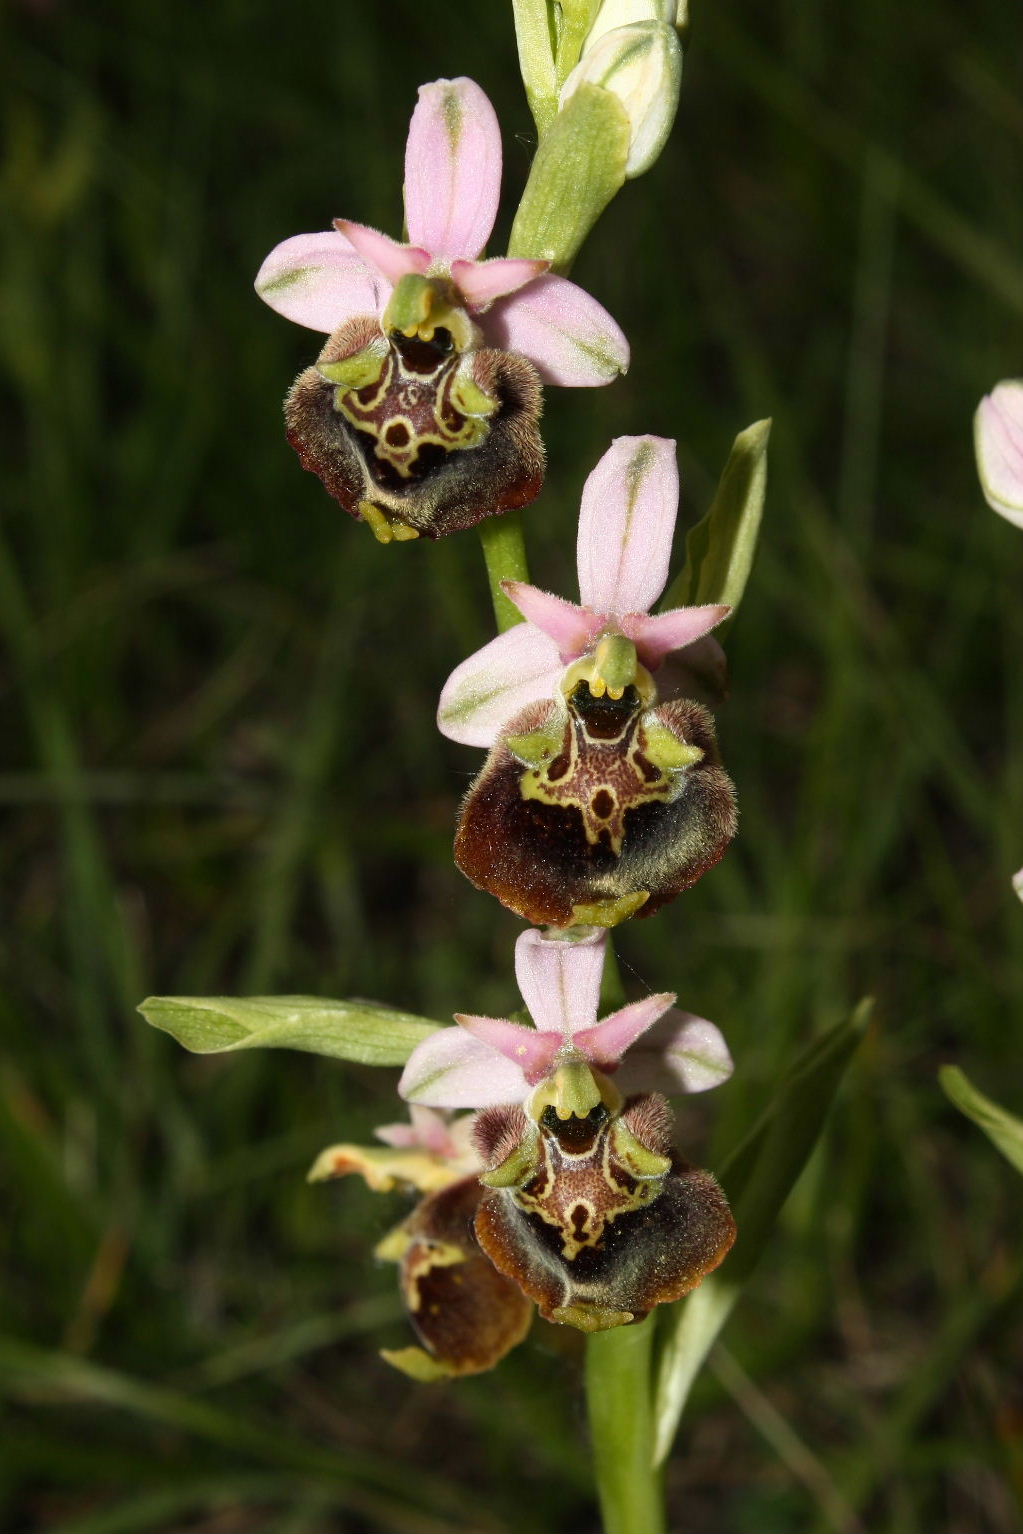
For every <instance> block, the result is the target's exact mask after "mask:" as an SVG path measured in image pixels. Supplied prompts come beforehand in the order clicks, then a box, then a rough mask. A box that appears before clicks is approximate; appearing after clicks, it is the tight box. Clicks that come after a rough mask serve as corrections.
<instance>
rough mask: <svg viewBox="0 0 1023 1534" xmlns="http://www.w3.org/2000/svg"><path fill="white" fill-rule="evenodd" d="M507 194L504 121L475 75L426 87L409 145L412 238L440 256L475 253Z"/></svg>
mask: <svg viewBox="0 0 1023 1534" xmlns="http://www.w3.org/2000/svg"><path fill="white" fill-rule="evenodd" d="M500 194H501V129H500V126H499V125H498V121H497V114H496V112H495V111H494V109H493V107H492V106H491V105H490V102H489V101H488V100H487V97H486V96H485V95H484V93H483V92H482V91H481V90H480V88H479V86H478V85H477V84H476V83H475V81H473V80H468V79H466V78H465V77H464V76H462V77H460V78H459V79H457V80H434V81H433V83H432V84H431V85H421V86H420V87H419V101H418V103H417V105H416V109H415V111H414V112H413V113H412V121H411V123H410V124H409V132H408V141H407V143H406V146H405V222H406V224H407V225H408V231H409V238H410V239H411V240H412V241H413V242H414V243H415V244H417V245H425V246H426V248H427V249H428V250H431V251H432V252H433V254H434V255H435V256H448V257H459V256H467V257H468V258H469V259H470V260H474V259H475V257H476V256H478V255H479V253H480V251H481V250H482V249H483V247H484V245H485V244H486V243H487V241H488V240H489V238H490V231H491V230H492V229H493V227H494V219H495V218H496V217H497V203H498V198H499V197H500Z"/></svg>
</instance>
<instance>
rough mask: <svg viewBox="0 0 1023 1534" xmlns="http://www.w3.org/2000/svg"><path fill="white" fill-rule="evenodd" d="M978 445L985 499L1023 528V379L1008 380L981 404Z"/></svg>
mask: <svg viewBox="0 0 1023 1534" xmlns="http://www.w3.org/2000/svg"><path fill="white" fill-rule="evenodd" d="M974 441H975V445H976V449H977V470H978V472H979V474H980V486H981V489H982V490H983V492H984V499H985V500H986V501H987V503H988V505H989V506H990V507H991V509H992V510H993V511H997V512H998V513H999V515H1000V516H1003V517H1006V518H1007V519H1008V520H1009V521H1010V522H1014V523H1015V524H1016V526H1017V527H1023V379H1019V378H1010V379H1006V380H1005V382H1004V383H1000V384H998V385H997V387H996V388H994V389H992V391H991V393H990V394H987V395H985V397H984V398H983V399H982V400H981V402H980V406H979V407H978V410H977V414H976V416H975V418H974Z"/></svg>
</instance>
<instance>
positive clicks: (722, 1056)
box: [615, 1007, 732, 1096]
mask: <svg viewBox="0 0 1023 1534" xmlns="http://www.w3.org/2000/svg"><path fill="white" fill-rule="evenodd" d="M731 1074H732V1057H731V1055H730V1054H729V1053H728V1045H727V1044H726V1043H725V1041H724V1039H723V1037H722V1035H721V1030H720V1029H719V1028H716V1027H715V1025H714V1024H713V1023H709V1022H708V1021H707V1019H706V1018H704V1017H694V1016H693V1015H692V1013H690V1012H682V1011H680V1009H679V1008H678V1007H672V1008H671V1010H670V1011H668V1012H666V1013H665V1014H664V1016H663V1017H662V1018H661V1019H660V1021H659V1022H658V1023H655V1024H654V1026H653V1027H652V1028H651V1029H650V1031H649V1033H647V1034H646V1035H645V1036H644V1038H643V1039H642V1040H641V1041H640V1042H639V1043H638V1044H636V1045H634V1046H633V1048H632V1049H631V1050H630V1051H629V1054H628V1057H627V1058H626V1059H625V1060H623V1062H622V1066H621V1069H620V1070H619V1071H618V1072H617V1073H616V1075H615V1085H616V1086H617V1087H618V1088H619V1089H620V1090H621V1091H622V1092H624V1093H625V1094H626V1096H628V1094H629V1093H630V1092H666V1093H668V1094H669V1096H670V1095H671V1094H673V1093H676V1092H706V1091H709V1090H710V1088H711V1087H717V1086H720V1085H721V1083H722V1082H723V1081H727V1080H728V1078H729V1076H730V1075H731Z"/></svg>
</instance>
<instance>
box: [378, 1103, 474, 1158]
mask: <svg viewBox="0 0 1023 1534" xmlns="http://www.w3.org/2000/svg"><path fill="white" fill-rule="evenodd" d="M409 1118H410V1119H411V1121H412V1122H411V1123H409V1124H381V1125H380V1126H379V1128H377V1129H374V1131H373V1133H374V1134H375V1135H376V1137H377V1139H378V1140H383V1142H384V1144H385V1145H393V1146H395V1147H396V1148H397V1149H400V1150H412V1149H414V1148H416V1147H420V1146H421V1147H422V1149H423V1150H428V1151H433V1153H434V1155H437V1156H451V1155H454V1154H456V1153H457V1152H456V1147H455V1146H454V1143H453V1141H452V1139H451V1133H450V1130H449V1129H448V1120H447V1116H446V1115H445V1114H443V1113H437V1112H436V1111H435V1109H433V1108H421V1107H420V1106H419V1104H418V1103H413V1105H412V1106H411V1108H410V1109H409Z"/></svg>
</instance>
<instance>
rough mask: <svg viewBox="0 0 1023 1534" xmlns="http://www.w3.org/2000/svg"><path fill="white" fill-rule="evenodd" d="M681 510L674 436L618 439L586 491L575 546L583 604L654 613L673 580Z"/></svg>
mask: <svg viewBox="0 0 1023 1534" xmlns="http://www.w3.org/2000/svg"><path fill="white" fill-rule="evenodd" d="M677 514H678V465H677V463H676V461H675V444H674V442H672V441H670V440H669V439H668V438H667V437H617V438H616V439H615V441H614V442H613V443H612V444H611V446H610V447H609V448H608V450H607V452H606V453H605V454H604V456H603V458H602V459H601V460H600V462H599V463H598V464H597V467H596V468H595V469H594V470H593V473H592V474H591V475H590V477H589V479H588V480H587V481H586V485H585V488H584V489H583V499H582V507H581V510H580V512H579V537H578V541H577V545H576V557H577V560H578V564H579V594H580V599H581V601H582V604H583V606H584V607H590V608H592V609H593V611H594V612H597V613H616V614H618V613H641V612H648V611H649V610H650V608H651V607H652V606H653V604H654V603H655V602H656V600H657V598H658V597H659V596H660V594H661V592H662V591H663V590H664V584H665V582H666V581H667V579H668V561H669V560H670V559H671V539H672V534H673V533H674V531H675V517H676V515H677Z"/></svg>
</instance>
